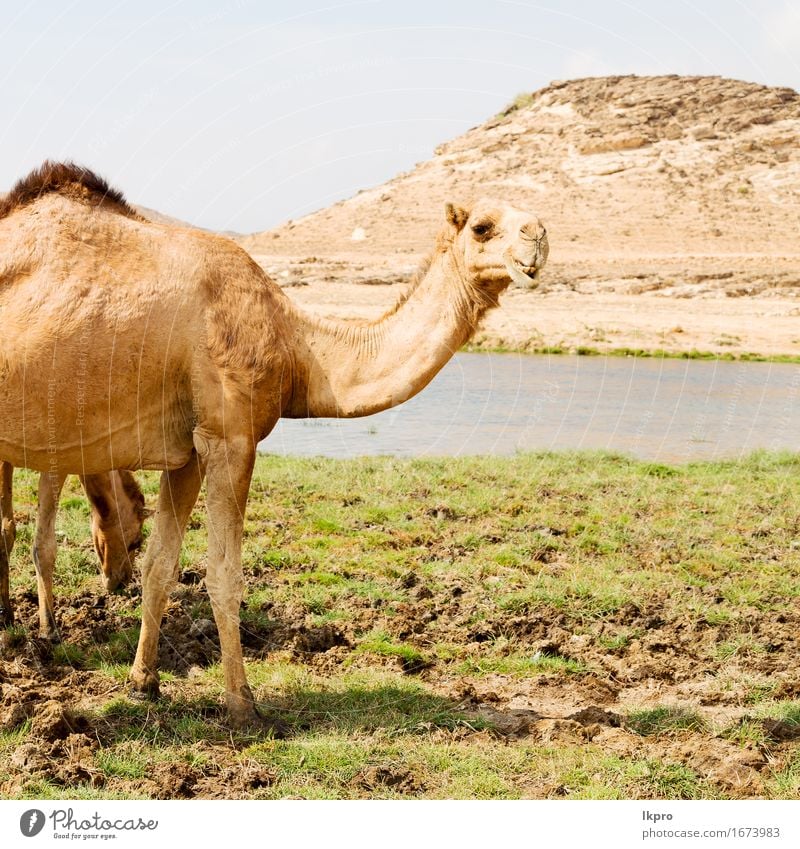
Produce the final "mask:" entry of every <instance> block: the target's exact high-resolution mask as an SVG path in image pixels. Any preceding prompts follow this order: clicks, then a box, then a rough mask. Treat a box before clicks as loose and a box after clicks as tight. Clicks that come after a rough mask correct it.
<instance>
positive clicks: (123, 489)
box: [87, 472, 147, 593]
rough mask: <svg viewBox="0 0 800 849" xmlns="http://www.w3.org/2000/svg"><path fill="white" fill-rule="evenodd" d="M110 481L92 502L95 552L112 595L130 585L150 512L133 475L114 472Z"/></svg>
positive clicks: (96, 494)
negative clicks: (143, 529)
mask: <svg viewBox="0 0 800 849" xmlns="http://www.w3.org/2000/svg"><path fill="white" fill-rule="evenodd" d="M108 481H109V482H108V485H107V488H106V490H105V492H103V493H99V492H90V500H91V502H92V540H93V541H94V550H95V551H96V552H97V556H98V558H99V560H100V574H101V576H102V579H103V583H104V584H105V588H106V591H107V592H110V593H111V592H114V591H115V590H117V589H119V588H121V587H124V586H126V584H128V583H129V581H130V579H131V576H132V575H133V564H134V561H135V560H136V555H137V553H138V551H139V549H140V548H141V547H142V540H143V537H142V527H143V525H144V520H145V518H146V516H147V511H146V510H145V507H144V496H143V495H142V492H141V490H140V489H139V486H138V484H137V483H136V479H135V478H134V477H133V475H132V474H131V473H130V472H111V474H110V475H109V476H108ZM87 491H88V490H87Z"/></svg>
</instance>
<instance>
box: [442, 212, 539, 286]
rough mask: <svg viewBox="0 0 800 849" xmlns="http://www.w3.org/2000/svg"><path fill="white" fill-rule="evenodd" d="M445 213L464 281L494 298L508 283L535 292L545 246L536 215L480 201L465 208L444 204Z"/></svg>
mask: <svg viewBox="0 0 800 849" xmlns="http://www.w3.org/2000/svg"><path fill="white" fill-rule="evenodd" d="M446 214H447V220H448V222H449V223H450V225H451V227H452V231H451V233H452V236H453V246H454V249H455V252H456V255H457V256H458V257H461V256H463V258H464V271H465V272H466V276H467V279H468V281H469V282H471V283H472V284H473V285H475V286H477V287H479V288H481V289H486V290H488V291H490V292H492V293H493V294H499V293H500V292H502V291H503V290H504V289H505V288H506V287H507V286H509V285H510V284H511V283H513V284H514V285H515V286H519V287H520V288H523V289H535V288H536V286H537V285H538V278H539V272H540V271H541V269H542V267H543V266H544V264H545V262H546V261H547V254H548V252H549V250H550V248H549V245H548V242H547V231H546V230H545V228H544V225H543V224H542V222H541V221H540V220H539V219H538V218H537V217H536V216H535V215H531V214H530V213H529V212H523V211H522V210H519V209H516V208H515V207H513V206H509V205H508V204H505V203H500V202H497V201H491V200H479V201H477V202H476V203H475V204H474V205H473V206H472V207H471V208H469V209H465V208H463V207H460V206H456V205H454V204H452V203H448V204H447V206H446ZM462 252H463V253H462Z"/></svg>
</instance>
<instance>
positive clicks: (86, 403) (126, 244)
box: [0, 162, 548, 726]
mask: <svg viewBox="0 0 800 849" xmlns="http://www.w3.org/2000/svg"><path fill="white" fill-rule="evenodd" d="M442 223H443V229H442V232H441V234H440V236H439V238H438V240H437V242H436V246H435V248H434V250H433V252H432V253H431V255H430V257H429V259H428V260H427V261H426V263H425V264H424V266H423V268H422V269H421V270H420V273H419V274H418V276H417V279H416V282H415V284H414V285H413V286H412V288H411V290H410V291H409V292H408V293H407V295H406V296H405V297H403V298H402V299H401V300H400V302H399V303H398V304H397V306H396V307H395V308H394V309H393V310H391V311H390V312H389V313H387V314H386V315H384V316H383V317H382V318H380V319H379V320H377V321H374V322H362V323H350V322H337V321H332V320H327V319H324V318H320V317H317V316H313V315H309V314H307V313H306V312H304V311H303V310H301V309H300V308H299V307H298V306H296V305H295V304H293V303H292V301H291V300H290V299H289V298H288V296H287V295H286V294H285V293H284V292H283V291H282V290H281V289H280V287H279V286H278V285H277V284H276V283H275V282H274V281H272V280H271V279H270V278H269V277H268V276H267V274H265V272H264V271H263V270H262V269H261V268H260V266H258V265H257V264H256V263H255V261H254V260H253V259H252V258H251V257H250V256H249V255H248V254H247V253H246V252H245V251H244V250H242V249H241V248H240V247H239V246H238V245H236V244H235V243H234V242H232V241H230V240H229V239H226V238H224V237H222V236H219V235H216V234H212V233H207V232H203V231H199V230H194V229H190V228H181V227H176V226H172V225H169V224H160V223H153V222H150V221H147V220H145V219H143V218H142V217H141V216H140V215H138V214H137V213H136V211H135V210H134V209H133V208H132V207H131V206H130V205H129V204H128V203H127V201H126V200H125V198H124V196H123V195H122V194H121V193H120V192H119V191H116V190H112V189H110V188H109V186H108V184H107V183H106V182H105V181H104V180H102V179H101V178H100V177H98V176H97V175H95V174H93V173H92V172H90V171H88V170H86V169H83V168H80V167H78V166H76V165H74V164H71V163H66V164H65V163H49V162H48V163H45V164H44V165H42V166H41V167H40V168H39V169H37V170H36V171H34V172H32V173H31V174H29V175H28V176H27V177H26V178H24V179H22V180H20V182H19V183H17V185H16V186H15V187H14V188H13V189H12V191H11V192H10V193H9V195H7V196H6V198H5V200H4V201H3V202H2V203H0V315H2V327H3V331H4V333H3V339H4V341H3V345H2V349H0V380H2V389H3V391H2V393H0V459H3V460H5V461H7V462H9V463H12V464H14V465H19V466H25V467H27V468H31V469H37V470H40V471H46V470H53V469H54V467H55V469H56V470H57V471H58V473H60V474H67V473H80V474H84V475H86V474H97V473H102V472H107V471H109V470H111V469H160V470H162V475H161V486H160V493H159V500H158V507H157V511H156V516H155V520H154V526H153V531H152V534H151V537H150V539H149V541H148V544H147V547H146V550H145V553H144V556H143V561H142V595H143V609H142V610H143V612H142V628H141V634H140V639H139V644H138V647H137V651H136V657H135V659H134V663H133V666H132V668H131V671H130V676H129V681H130V684H131V686H132V688H133V690H134V692H136V693H139V694H142V695H146V696H150V697H157V696H158V693H159V676H158V669H157V650H158V635H159V628H160V624H161V619H162V616H163V612H164V607H165V604H166V601H167V596H168V593H169V591H170V589H171V588H172V586H173V585H174V583H175V581H176V580H177V574H178V557H179V554H180V548H181V543H182V539H183V534H184V530H185V527H186V522H187V520H188V517H189V513H190V511H191V509H192V506H193V505H194V503H195V501H196V499H197V496H198V493H199V491H200V486H201V483H202V481H203V480H204V479H205V482H206V507H207V522H208V566H207V572H206V587H207V590H208V594H209V598H210V601H211V605H212V610H213V614H214V619H215V621H216V625H217V629H218V633H219V641H220V648H221V653H222V666H223V672H224V682H225V683H224V687H225V702H226V706H227V710H228V717H229V721H230V722H231V724H232V725H234V726H242V725H250V724H259V723H260V722H261V721H262V720H261V719H260V717H259V714H258V712H257V711H256V705H255V702H254V699H253V695H252V692H251V690H250V687H249V685H248V683H247V678H246V675H245V670H244V663H243V658H242V648H241V643H240V639H239V607H240V604H241V601H242V598H243V594H244V578H243V574H242V567H241V543H242V525H243V517H244V512H245V507H246V503H247V497H248V491H249V486H250V478H251V475H252V471H253V465H254V462H255V456H256V447H257V445H258V443H259V442H260V441H261V440H262V439H264V438H265V437H266V436H267V434H268V433H269V432H270V431H271V430H272V428H273V427H274V425H275V424H276V422H277V421H278V419H279V418H280V417H282V416H283V417H287V418H312V417H322V416H325V417H337V416H343V417H356V416H367V415H370V414H371V413H376V412H379V411H380V410H385V409H387V408H389V407H392V406H394V405H396V404H400V403H401V402H403V401H405V400H407V399H408V398H411V397H412V396H413V395H415V394H416V393H417V392H420V391H421V390H422V389H423V388H424V387H425V386H427V384H428V383H429V382H430V381H431V380H432V379H433V377H434V376H435V375H436V373H437V372H438V371H439V370H440V369H441V368H442V367H443V366H444V365H445V363H447V361H448V360H449V359H450V358H451V357H452V355H453V354H454V353H455V352H456V351H457V350H458V349H459V348H460V347H461V346H462V345H463V344H464V342H466V340H467V339H468V338H469V337H470V336H471V335H472V333H473V332H474V330H475V328H476V326H477V324H478V322H479V320H480V318H481V317H482V316H483V314H484V313H485V312H486V311H487V310H489V309H492V308H494V307H496V306H497V305H498V303H499V296H500V294H501V293H502V292H503V291H504V290H505V289H506V288H507V287H508V286H509V285H510V284H511V283H514V284H515V285H517V286H521V287H524V288H534V287H535V286H536V285H537V282H536V281H537V278H538V276H539V272H540V269H541V268H542V266H543V265H544V263H545V261H546V259H547V253H548V242H547V236H546V232H545V229H544V227H543V225H542V223H541V222H540V221H539V220H538V219H537V218H536V217H535V216H533V215H530V214H529V213H526V212H522V211H520V210H518V209H515V208H513V207H511V206H508V205H506V204H504V203H499V202H494V201H491V200H479V201H477V202H476V203H475V204H474V205H472V206H471V208H464V207H462V206H458V205H455V204H447V205H446V207H445V216H444V220H443V222H442ZM55 387H58V391H55Z"/></svg>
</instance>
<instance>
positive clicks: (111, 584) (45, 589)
mask: <svg viewBox="0 0 800 849" xmlns="http://www.w3.org/2000/svg"><path fill="white" fill-rule="evenodd" d="M13 477H14V467H13V466H12V465H11V464H10V463H5V462H0V628H7V627H9V626H10V625H13V624H14V610H13V607H12V605H11V598H10V595H9V585H8V571H9V560H10V557H11V549H12V548H13V547H14V540H15V539H16V536H17V533H16V526H15V524H14V507H13V499H12V482H13ZM65 479H66V475H60V474H51V473H49V472H42V474H41V475H40V476H39V507H38V512H37V514H36V532H35V534H34V543H33V562H34V564H35V566H36V583H37V587H38V591H39V636H40V637H41V638H42V639H45V640H51V641H53V642H57V641H58V639H59V636H58V628H57V627H56V620H55V613H54V609H55V608H54V604H53V570H54V568H55V563H56V511H57V510H58V497H59V495H60V494H61V489H62V487H63V486H64V481H65ZM81 484H83V488H84V489H85V490H86V495H87V496H88V498H89V503H90V504H91V508H92V521H91V524H92V540H93V542H94V550H95V551H96V552H97V556H98V558H99V560H100V574H101V575H102V578H103V583H104V584H105V588H106V591H107V592H113V591H114V590H115V589H117V587H120V586H124V585H125V584H127V583H128V581H130V579H131V575H132V574H133V561H134V559H135V558H136V552H137V551H138V550H139V548H141V545H142V525H143V524H144V520H145V516H146V510H145V506H144V496H143V495H142V491H141V489H139V484H138V483H136V478H135V477H134V476H133V475H132V474H131V473H130V472H125V471H122V472H117V471H114V472H109V473H108V474H97V475H88V476H86V477H81Z"/></svg>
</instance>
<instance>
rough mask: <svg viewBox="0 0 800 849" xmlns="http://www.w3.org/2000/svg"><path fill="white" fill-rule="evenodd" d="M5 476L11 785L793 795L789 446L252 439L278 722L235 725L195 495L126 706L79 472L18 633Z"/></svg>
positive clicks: (129, 794)
mask: <svg viewBox="0 0 800 849" xmlns="http://www.w3.org/2000/svg"><path fill="white" fill-rule="evenodd" d="M138 477H139V478H140V480H141V481H142V484H143V489H144V491H145V494H146V497H147V501H148V505H152V504H153V503H154V501H155V498H156V494H157V491H158V482H159V477H158V475H157V474H156V473H152V472H148V473H138ZM15 489H16V500H17V503H16V505H15V506H16V516H17V545H16V547H15V549H14V552H13V557H12V567H11V568H12V595H13V598H14V601H15V604H16V607H17V610H18V625H17V626H15V628H13V629H12V630H11V631H10V632H7V633H6V634H5V636H4V637H3V640H2V647H0V672H1V673H2V690H1V691H0V795H2V796H3V797H5V798H60V799H72V798H109V799H111V798H220V797H226V798H285V797H291V798H464V799H479V798H481V799H482V798H497V799H515V798H572V799H587V798H594V799H612V798H628V799H698V798H770V799H798V798H800V745H798V741H800V682H798V677H797V634H798V632H800V520H799V519H798V504H800V454H789V453H766V452H759V453H756V454H753V455H751V456H748V457H746V458H743V459H741V460H731V461H725V462H693V463H690V464H687V465H680V466H671V465H665V464H661V463H648V462H640V461H636V460H633V459H629V458H627V457H624V456H621V455H616V454H607V453H594V452H591V453H590V452H585V453H570V452H567V453H544V452H540V453H529V454H519V455H517V456H513V457H470V458H445V459H428V458H425V459H395V458H389V457H361V458H355V459H352V460H343V461H341V460H328V459H322V458H291V457H277V456H269V455H267V456H263V455H260V456H259V457H258V459H257V462H256V469H255V474H254V476H253V483H252V488H251V495H250V501H249V505H248V510H247V516H246V521H245V529H244V547H243V565H244V573H245V579H246V588H247V589H246V596H245V601H244V604H243V606H242V611H241V622H242V631H241V633H242V640H243V644H244V650H245V654H246V658H247V666H248V676H249V678H250V680H251V681H252V682H253V685H254V690H255V694H256V698H257V700H258V701H259V703H260V705H261V708H262V710H263V712H264V713H265V714H266V715H267V716H268V717H270V718H272V719H274V720H275V721H276V723H278V725H280V726H282V727H283V734H282V735H281V736H280V738H273V737H269V736H266V737H265V736H263V735H262V736H255V735H252V734H251V735H248V734H247V733H234V734H231V733H230V731H229V729H227V728H226V726H225V722H224V713H223V711H222V708H221V695H222V672H221V666H220V663H219V644H218V641H217V638H216V629H215V627H214V624H213V617H212V615H211V608H210V604H209V600H208V595H207V594H206V591H205V585H204V578H205V557H206V534H205V526H206V515H205V511H204V509H203V499H204V495H201V498H200V501H199V503H198V505H197V507H196V508H195V509H194V510H193V511H192V514H191V517H190V519H189V524H188V530H187V533H186V539H185V542H184V546H183V550H182V553H181V562H180V565H181V579H180V582H179V583H178V584H177V586H176V587H175V589H174V590H173V592H172V596H171V601H170V603H169V605H168V610H167V614H166V617H165V620H164V623H163V628H162V636H161V644H160V660H161V664H162V669H163V670H164V673H163V688H162V689H163V693H164V698H162V699H161V700H160V701H158V702H153V703H142V702H140V701H135V700H133V699H131V698H130V696H129V693H128V691H127V689H126V686H125V678H126V676H127V674H128V670H129V668H130V664H131V661H132V658H133V653H134V651H135V646H136V640H137V638H138V632H139V623H140V617H141V596H140V588H139V587H138V585H137V584H134V586H133V587H132V588H130V589H129V590H128V591H127V592H126V593H124V594H118V595H112V596H104V595H102V594H101V593H100V585H99V580H98V577H97V567H96V562H95V555H94V552H93V550H92V542H91V537H90V533H89V522H88V509H87V507H86V504H85V501H84V499H83V498H82V496H81V491H80V489H79V486H78V484H77V481H76V480H73V479H70V480H68V482H67V485H66V487H65V489H64V493H63V497H62V501H61V510H60V513H59V518H58V526H57V530H58V538H59V552H58V561H57V568H56V579H55V592H56V599H57V602H56V604H57V611H56V612H57V618H58V621H59V623H60V627H61V629H62V642H61V644H60V645H57V646H55V647H49V646H48V645H46V644H44V643H43V642H42V641H39V640H37V639H36V636H35V634H36V632H35V622H36V607H35V573H34V568H33V565H32V560H31V544H32V537H33V522H34V518H35V491H36V489H35V476H34V475H33V474H31V473H27V472H23V471H21V470H20V471H18V472H17V480H16V486H15ZM148 526H149V523H148ZM146 527H147V526H146Z"/></svg>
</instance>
